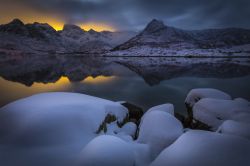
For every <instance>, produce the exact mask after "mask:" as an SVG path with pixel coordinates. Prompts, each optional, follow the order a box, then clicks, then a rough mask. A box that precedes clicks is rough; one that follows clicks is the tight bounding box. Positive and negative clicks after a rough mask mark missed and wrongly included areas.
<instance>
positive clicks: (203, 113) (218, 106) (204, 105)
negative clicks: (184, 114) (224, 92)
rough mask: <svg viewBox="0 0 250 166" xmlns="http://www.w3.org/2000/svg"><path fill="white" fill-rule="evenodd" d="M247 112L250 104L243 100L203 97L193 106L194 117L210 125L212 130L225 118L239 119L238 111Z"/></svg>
mask: <svg viewBox="0 0 250 166" xmlns="http://www.w3.org/2000/svg"><path fill="white" fill-rule="evenodd" d="M249 112H250V106H248V105H247V104H246V103H245V102H244V103H242V102H238V101H234V100H223V99H212V98H204V99H201V100H199V101H198V102H197V103H196V104H195V105H194V106H193V116H194V119H196V120H199V121H200V122H203V123H205V124H207V125H208V126H211V127H212V129H214V130H216V129H217V128H218V127H219V126H220V125H221V124H222V123H223V121H225V120H230V119H235V120H236V119H238V120H239V121H241V118H242V116H238V113H239V114H242V113H243V114H248V113H249ZM234 117H235V118H234ZM243 120H244V119H243Z"/></svg>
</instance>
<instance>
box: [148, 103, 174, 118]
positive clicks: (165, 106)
mask: <svg viewBox="0 0 250 166" xmlns="http://www.w3.org/2000/svg"><path fill="white" fill-rule="evenodd" d="M151 111H163V112H167V113H169V114H171V115H174V105H173V104H170V103H167V104H162V105H157V106H154V107H152V108H150V109H149V110H148V111H147V113H148V112H151Z"/></svg>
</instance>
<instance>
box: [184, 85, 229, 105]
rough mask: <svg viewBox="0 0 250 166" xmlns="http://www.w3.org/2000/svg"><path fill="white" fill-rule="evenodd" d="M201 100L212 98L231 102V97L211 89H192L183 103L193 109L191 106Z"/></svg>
mask: <svg viewBox="0 0 250 166" xmlns="http://www.w3.org/2000/svg"><path fill="white" fill-rule="evenodd" d="M203 98H214V99H225V100H231V99H232V98H231V96H230V95H228V94H227V93H225V92H222V91H220V90H217V89H212V88H198V89H192V90H191V91H190V92H189V93H188V95H187V97H186V99H185V103H186V104H187V105H188V106H189V107H193V105H194V104H195V103H196V102H198V101H199V100H200V99H203Z"/></svg>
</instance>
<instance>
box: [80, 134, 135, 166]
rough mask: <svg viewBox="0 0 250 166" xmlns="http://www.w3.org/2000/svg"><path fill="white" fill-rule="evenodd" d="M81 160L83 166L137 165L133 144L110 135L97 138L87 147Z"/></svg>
mask: <svg viewBox="0 0 250 166" xmlns="http://www.w3.org/2000/svg"><path fill="white" fill-rule="evenodd" d="M80 160H81V161H80V163H81V165H83V166H116V165H117V166H118V165H120V166H134V163H135V157H134V153H133V148H132V146H131V144H129V143H127V142H125V141H123V140H121V139H120V138H117V137H115V136H108V135H103V136H99V137H96V138H95V139H93V140H92V141H91V142H90V143H89V144H88V145H86V147H85V148H84V149H83V151H82V154H81V159H80Z"/></svg>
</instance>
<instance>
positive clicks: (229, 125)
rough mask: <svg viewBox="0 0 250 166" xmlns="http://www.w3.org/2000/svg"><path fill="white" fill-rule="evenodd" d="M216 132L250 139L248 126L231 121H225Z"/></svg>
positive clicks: (249, 125)
mask: <svg viewBox="0 0 250 166" xmlns="http://www.w3.org/2000/svg"><path fill="white" fill-rule="evenodd" d="M217 132H219V133H222V134H231V135H236V136H241V137H244V138H248V139H250V124H249V123H242V122H237V121H233V120H226V121H224V122H223V123H222V125H221V126H220V127H219V128H218V130H217Z"/></svg>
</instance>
